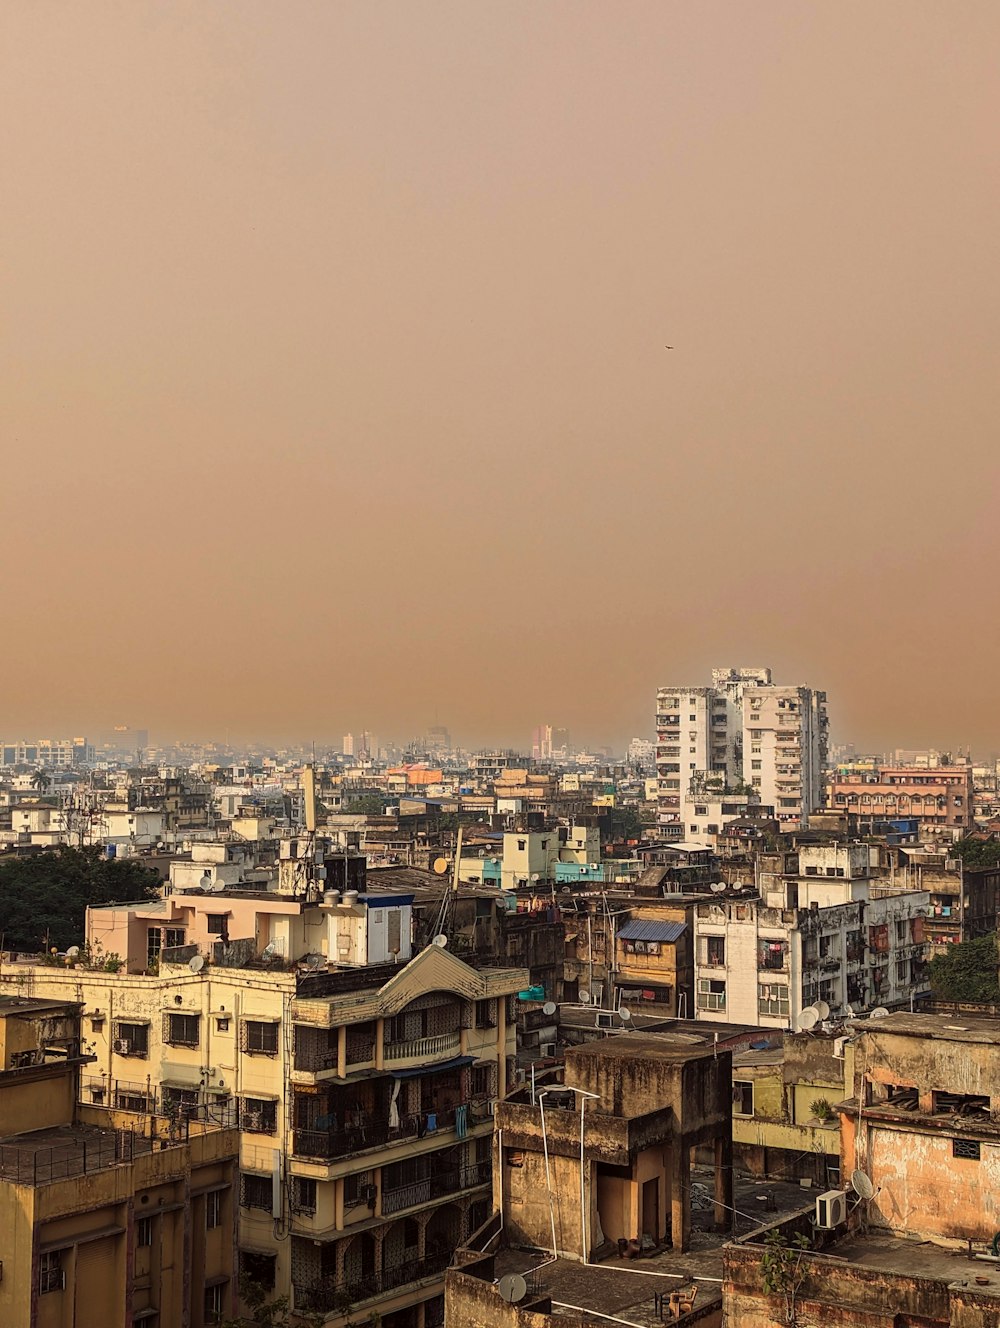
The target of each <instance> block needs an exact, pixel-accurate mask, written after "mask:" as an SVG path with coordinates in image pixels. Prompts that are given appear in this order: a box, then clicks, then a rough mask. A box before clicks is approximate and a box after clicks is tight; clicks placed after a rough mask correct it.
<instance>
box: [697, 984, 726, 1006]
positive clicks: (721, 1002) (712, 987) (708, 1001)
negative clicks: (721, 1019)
mask: <svg viewBox="0 0 1000 1328" xmlns="http://www.w3.org/2000/svg"><path fill="white" fill-rule="evenodd" d="M697 997H698V1009H699V1010H724V1009H725V1008H726V984H725V983H724V982H720V981H717V980H716V979H715V978H699V979H698V992H697Z"/></svg>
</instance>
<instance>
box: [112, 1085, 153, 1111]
mask: <svg viewBox="0 0 1000 1328" xmlns="http://www.w3.org/2000/svg"><path fill="white" fill-rule="evenodd" d="M153 1105H154V1103H153V1095H152V1094H151V1093H143V1092H141V1091H140V1090H138V1089H129V1088H118V1089H116V1090H115V1107H116V1108H117V1109H118V1111H152V1109H153Z"/></svg>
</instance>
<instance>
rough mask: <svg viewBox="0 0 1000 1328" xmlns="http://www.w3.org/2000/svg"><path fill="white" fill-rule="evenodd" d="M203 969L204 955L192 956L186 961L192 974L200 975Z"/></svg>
mask: <svg viewBox="0 0 1000 1328" xmlns="http://www.w3.org/2000/svg"><path fill="white" fill-rule="evenodd" d="M204 967H205V956H204V955H192V956H191V958H190V959H189V960H188V968H189V969H190V970H191V972H192V973H200V972H201V970H202V969H203V968H204Z"/></svg>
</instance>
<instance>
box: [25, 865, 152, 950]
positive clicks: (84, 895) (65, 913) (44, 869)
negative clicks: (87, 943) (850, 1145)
mask: <svg viewBox="0 0 1000 1328" xmlns="http://www.w3.org/2000/svg"><path fill="white" fill-rule="evenodd" d="M159 884H160V878H159V876H158V875H157V874H156V872H155V871H153V870H152V869H151V868H149V867H144V866H143V865H142V863H141V862H139V861H137V860H136V859H134V858H106V857H104V855H103V854H102V852H101V850H100V849H99V848H91V847H88V848H71V847H69V846H63V847H61V848H57V849H48V850H46V851H44V852H42V853H35V854H33V855H32V856H31V857H27V858H6V859H2V860H0V935H2V937H3V948H4V949H6V950H25V951H38V950H41V949H43V948H49V947H53V946H54V947H56V948H57V949H59V950H65V949H66V948H67V947H68V946H70V945H82V944H83V940H84V927H85V919H86V912H87V906H88V905H89V904H112V903H119V902H122V901H124V900H130V899H146V898H150V897H151V896H154V895H156V894H157V893H158V888H159Z"/></svg>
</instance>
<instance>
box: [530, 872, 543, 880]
mask: <svg viewBox="0 0 1000 1328" xmlns="http://www.w3.org/2000/svg"><path fill="white" fill-rule="evenodd" d="M531 879H532V880H533V881H540V880H541V879H542V878H541V877H540V876H539V874H538V872H532V873H531Z"/></svg>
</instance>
